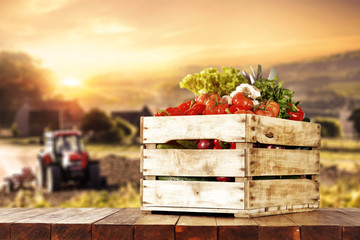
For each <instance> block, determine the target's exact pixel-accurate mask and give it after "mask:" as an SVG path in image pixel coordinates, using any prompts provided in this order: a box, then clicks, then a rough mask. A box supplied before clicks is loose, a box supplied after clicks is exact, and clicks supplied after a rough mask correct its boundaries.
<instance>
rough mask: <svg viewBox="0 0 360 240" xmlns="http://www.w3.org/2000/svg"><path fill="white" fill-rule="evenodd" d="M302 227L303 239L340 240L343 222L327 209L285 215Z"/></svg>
mask: <svg viewBox="0 0 360 240" xmlns="http://www.w3.org/2000/svg"><path fill="white" fill-rule="evenodd" d="M284 216H285V217H287V218H288V219H290V220H292V221H293V222H295V223H296V224H298V225H300V227H301V234H300V235H301V239H302V240H308V239H321V240H327V239H329V240H340V239H341V238H342V235H341V227H340V225H341V222H340V221H339V219H337V218H334V217H332V216H331V215H329V214H327V212H326V211H318V210H317V211H311V212H304V213H293V214H286V215H284Z"/></svg>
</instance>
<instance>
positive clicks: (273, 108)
mask: <svg viewBox="0 0 360 240" xmlns="http://www.w3.org/2000/svg"><path fill="white" fill-rule="evenodd" d="M265 110H267V111H270V112H273V114H274V117H277V115H279V112H280V107H279V104H277V102H274V101H268V102H267V104H266V106H265Z"/></svg>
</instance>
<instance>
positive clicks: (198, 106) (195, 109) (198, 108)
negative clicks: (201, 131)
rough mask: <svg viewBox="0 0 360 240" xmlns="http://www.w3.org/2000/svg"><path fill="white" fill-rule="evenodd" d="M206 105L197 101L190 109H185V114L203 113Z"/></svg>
mask: <svg viewBox="0 0 360 240" xmlns="http://www.w3.org/2000/svg"><path fill="white" fill-rule="evenodd" d="M205 107H206V106H205V105H204V104H201V103H195V104H194V105H193V106H192V107H191V108H190V109H188V110H186V111H185V113H184V114H185V115H201V114H202V113H203V112H204V110H205Z"/></svg>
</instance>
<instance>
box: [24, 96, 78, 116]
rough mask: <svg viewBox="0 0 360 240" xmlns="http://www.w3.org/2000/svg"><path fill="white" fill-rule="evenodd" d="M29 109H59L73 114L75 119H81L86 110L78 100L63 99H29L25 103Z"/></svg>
mask: <svg viewBox="0 0 360 240" xmlns="http://www.w3.org/2000/svg"><path fill="white" fill-rule="evenodd" d="M25 105H26V106H27V108H28V109H29V111H44V110H57V111H66V112H68V113H70V114H71V116H72V118H73V119H81V118H82V116H83V115H84V110H83V109H82V108H81V106H80V105H79V103H78V101H76V100H71V101H61V100H47V101H27V102H26V103H25Z"/></svg>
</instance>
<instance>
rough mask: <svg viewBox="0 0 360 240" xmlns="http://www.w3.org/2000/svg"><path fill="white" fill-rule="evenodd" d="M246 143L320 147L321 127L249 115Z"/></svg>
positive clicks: (314, 124)
mask: <svg viewBox="0 0 360 240" xmlns="http://www.w3.org/2000/svg"><path fill="white" fill-rule="evenodd" d="M246 129H247V134H246V142H260V143H266V144H276V145H293V146H309V147H320V144H321V136H320V125H319V124H316V123H308V122H299V121H292V120H287V119H279V118H272V117H264V116H258V115H247V121H246Z"/></svg>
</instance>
